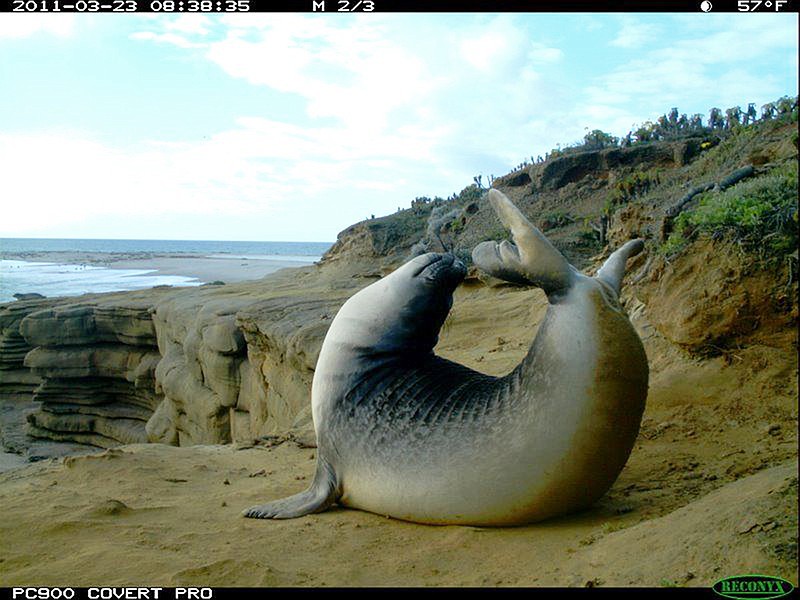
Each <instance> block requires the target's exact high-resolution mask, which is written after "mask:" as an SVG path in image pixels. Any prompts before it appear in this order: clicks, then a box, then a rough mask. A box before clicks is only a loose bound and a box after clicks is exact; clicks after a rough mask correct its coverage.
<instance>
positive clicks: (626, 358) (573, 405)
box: [243, 190, 648, 525]
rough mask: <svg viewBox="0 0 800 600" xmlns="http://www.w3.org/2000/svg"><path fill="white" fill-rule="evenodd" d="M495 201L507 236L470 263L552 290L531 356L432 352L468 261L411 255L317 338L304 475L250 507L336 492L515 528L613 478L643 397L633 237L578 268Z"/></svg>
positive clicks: (584, 501)
mask: <svg viewBox="0 0 800 600" xmlns="http://www.w3.org/2000/svg"><path fill="white" fill-rule="evenodd" d="M489 200H490V202H491V204H492V206H493V208H494V210H495V211H496V213H497V214H498V216H499V217H500V220H501V221H502V222H503V224H504V225H505V226H506V227H508V228H509V229H510V230H511V233H512V236H513V239H514V241H515V244H512V243H509V242H507V241H505V242H502V243H500V244H497V243H495V242H484V243H482V244H479V245H478V246H477V247H476V248H475V250H474V251H473V259H474V261H475V263H476V264H477V265H478V266H479V267H480V268H481V269H482V270H484V271H486V272H487V273H489V274H491V275H494V276H497V277H500V278H502V279H506V280H508V281H513V282H517V283H524V284H528V285H531V284H532V285H537V286H539V287H541V288H543V289H544V291H545V292H546V294H547V297H548V301H549V306H548V310H547V313H546V316H545V318H544V321H543V322H542V324H541V326H540V328H539V331H538V333H537V335H536V338H535V340H534V341H533V344H532V345H531V347H530V350H529V351H528V354H527V356H526V357H525V358H524V359H523V361H522V362H521V363H520V364H519V365H518V366H517V367H516V368H515V369H514V370H513V371H512V372H511V373H509V374H508V375H506V376H505V377H491V376H488V375H485V374H482V373H479V372H477V371H473V370H472V369H469V368H467V367H464V366H462V365H460V364H457V363H454V362H451V361H449V360H445V359H443V358H441V357H439V356H436V355H435V354H434V353H433V347H434V346H435V345H436V342H437V339H438V333H439V329H440V328H441V326H442V324H443V323H444V320H445V318H446V317H447V313H448V312H449V310H450V308H451V306H452V295H453V291H454V289H455V287H456V286H457V285H458V283H459V282H460V281H461V280H462V279H463V277H464V275H465V268H464V265H463V264H462V263H461V262H460V261H458V260H456V259H455V258H454V257H453V256H452V255H448V254H444V255H443V254H425V255H423V256H419V257H416V258H414V259H413V260H411V261H409V262H408V263H406V264H405V265H403V266H402V267H400V268H399V269H397V270H396V271H395V272H393V273H392V274H390V275H389V276H387V277H385V278H384V279H381V280H380V281H377V282H376V283H374V284H372V285H370V286H368V287H366V288H364V289H363V290H361V291H359V292H358V293H357V294H355V295H354V296H352V297H351V298H350V299H349V300H348V301H347V302H346V303H345V304H344V305H343V306H342V308H341V310H340V311H339V313H338V314H337V315H336V317H335V319H334V320H333V323H332V324H331V327H330V329H329V331H328V334H327V336H326V337H325V340H324V342H323V345H322V349H321V351H320V355H319V361H318V363H317V368H316V371H315V373H314V380H313V384H312V391H311V403H312V411H313V418H314V427H315V429H316V433H317V443H318V452H317V467H316V473H315V476H314V480H313V482H312V483H311V485H310V487H309V488H308V489H307V490H305V491H303V492H301V493H299V494H296V495H294V496H290V497H288V498H284V499H281V500H276V501H274V502H268V503H267V504H263V505H260V506H254V507H252V508H250V509H248V510H246V511H245V512H244V513H243V514H244V515H245V516H247V517H253V518H273V519H287V518H293V517H299V516H302V515H306V514H309V513H314V512H319V511H322V510H325V509H326V508H328V507H329V506H331V505H332V504H334V503H337V502H338V503H339V504H340V505H344V506H349V507H354V508H360V509H363V510H367V511H370V512H374V513H378V514H381V515H387V516H391V517H395V518H398V519H403V520H408V521H416V522H419V523H431V524H472V525H516V524H522V523H529V522H532V521H537V520H541V519H545V518H548V517H553V516H556V515H559V514H564V513H568V512H571V511H575V510H578V509H581V508H584V507H587V506H589V505H590V504H592V503H593V502H594V501H595V500H597V499H598V498H599V497H600V496H602V495H603V494H604V493H605V492H606V491H607V490H608V488H609V487H611V484H612V483H613V482H614V480H615V479H616V478H617V476H618V475H619V473H620V471H621V470H622V467H623V466H624V464H625V461H626V460H627V459H628V456H629V455H630V452H631V449H632V448H633V444H634V440H635V439H636V436H637V433H638V431H639V425H640V422H641V417H642V413H643V411H644V404H645V398H646V396H647V385H648V366H647V358H646V356H645V353H644V348H643V347H642V343H641V341H640V339H639V337H638V336H637V334H636V332H635V331H634V329H633V327H632V326H631V324H630V322H629V321H628V319H627V317H626V316H625V314H624V313H623V311H622V309H621V307H620V305H619V302H618V295H619V290H620V285H621V281H622V277H623V275H624V273H625V262H626V260H627V259H628V257H630V256H632V255H634V254H637V253H638V252H640V251H641V249H642V247H643V242H642V241H641V240H632V241H630V242H628V243H626V244H625V245H624V246H622V247H621V248H620V249H618V250H617V251H616V252H614V253H613V254H612V255H611V256H610V257H609V259H608V260H607V261H606V262H605V264H604V265H603V267H602V268H601V269H600V270H599V271H598V273H597V275H596V276H595V277H587V276H585V275H582V274H581V273H579V272H578V271H577V270H576V269H575V268H574V267H573V266H572V265H570V264H569V263H568V262H567V260H566V259H565V258H564V257H563V256H562V255H561V253H560V252H558V250H556V249H555V248H554V247H553V246H552V245H551V244H550V242H549V241H548V240H547V238H545V237H544V235H543V234H542V233H541V232H540V231H539V230H538V229H537V228H536V227H534V226H533V225H532V224H531V223H530V222H529V221H528V220H527V219H526V218H525V217H524V215H522V213H521V212H520V211H519V210H518V209H517V208H516V207H515V206H514V205H513V204H512V203H511V201H510V200H508V198H506V197H505V196H504V195H503V194H502V193H500V192H499V191H497V190H491V191H490V192H489ZM491 318H495V319H501V318H502V314H497V315H492V316H491Z"/></svg>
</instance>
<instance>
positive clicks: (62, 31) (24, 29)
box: [0, 13, 75, 39]
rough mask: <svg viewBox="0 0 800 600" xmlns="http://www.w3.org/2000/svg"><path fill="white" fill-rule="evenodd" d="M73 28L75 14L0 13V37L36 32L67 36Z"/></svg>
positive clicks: (8, 37) (24, 35)
mask: <svg viewBox="0 0 800 600" xmlns="http://www.w3.org/2000/svg"><path fill="white" fill-rule="evenodd" d="M74 30H75V15H70V14H63V13H62V14H58V15H57V14H53V13H51V14H43V13H0V39H22V38H26V37H30V36H32V35H35V34H38V33H46V34H49V35H55V36H58V37H69V36H70V35H72V34H73V32H74Z"/></svg>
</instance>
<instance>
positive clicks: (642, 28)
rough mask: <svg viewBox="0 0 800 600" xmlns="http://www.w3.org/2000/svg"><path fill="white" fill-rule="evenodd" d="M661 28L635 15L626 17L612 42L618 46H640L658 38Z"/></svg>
mask: <svg viewBox="0 0 800 600" xmlns="http://www.w3.org/2000/svg"><path fill="white" fill-rule="evenodd" d="M658 34H659V28H658V27H656V26H655V25H652V24H648V23H644V22H643V21H641V20H640V19H636V18H634V17H627V16H626V17H624V18H623V21H622V28H621V29H620V30H619V33H617V37H615V38H614V39H613V40H611V42H610V44H611V45H612V46H616V47H618V48H639V47H641V46H644V45H645V44H646V43H648V42H652V41H653V40H655V39H657V37H658Z"/></svg>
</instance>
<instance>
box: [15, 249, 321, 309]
mask: <svg viewBox="0 0 800 600" xmlns="http://www.w3.org/2000/svg"><path fill="white" fill-rule="evenodd" d="M330 247H331V244H330V243H327V242H224V241H223V242H220V241H182V240H68V239H31V238H24V239H23V238H0V302H10V301H13V300H14V296H13V294H15V293H31V292H36V293H39V294H42V295H43V296H47V297H53V296H78V295H81V294H86V293H98V292H118V291H126V290H137V289H143V288H149V287H153V286H157V285H173V286H193V285H201V284H202V283H205V282H203V281H200V280H198V279H195V278H192V277H184V276H178V275H157V274H155V273H156V272H155V271H154V270H143V269H111V268H107V267H103V266H99V265H92V264H85V263H82V264H70V262H69V260H70V259H72V260H74V257H69V256H68V255H65V256H64V259H63V260H61V259H59V258H58V257H57V256H56V258H55V259H54V258H53V256H52V255H51V256H49V257H48V259H47V260H48V261H51V262H43V261H42V259H41V258H38V259H37V258H36V257H34V256H31V257H30V258H29V257H27V256H25V255H24V254H25V253H34V252H64V253H76V252H87V253H93V254H101V255H102V254H109V255H115V254H116V255H119V254H125V255H131V254H134V255H139V256H131V258H139V257H142V258H144V257H146V256H147V255H148V254H153V255H159V256H174V257H189V256H194V257H209V258H239V259H248V260H264V261H292V262H296V263H297V264H298V266H301V265H303V264H310V263H312V262H316V261H318V260H319V259H320V258H321V256H322V255H323V254H324V253H325V252H326V251H327V250H328V249H329V248H330ZM8 255H11V257H10V258H4V256H8ZM20 255H22V256H20ZM23 259H28V260H23ZM54 260H55V261H56V262H53V261H54Z"/></svg>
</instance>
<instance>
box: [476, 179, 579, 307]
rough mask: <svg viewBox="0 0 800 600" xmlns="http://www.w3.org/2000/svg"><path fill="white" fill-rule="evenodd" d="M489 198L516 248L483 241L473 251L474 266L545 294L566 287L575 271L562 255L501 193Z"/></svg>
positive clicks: (490, 194) (506, 244)
mask: <svg viewBox="0 0 800 600" xmlns="http://www.w3.org/2000/svg"><path fill="white" fill-rule="evenodd" d="M488 196H489V202H490V203H491V205H492V208H494V211H495V212H496V213H497V216H498V217H499V218H500V221H501V222H502V223H503V225H505V226H506V227H507V228H508V229H509V230H511V235H512V237H513V238H514V242H515V243H516V245H514V244H512V243H510V242H501V243H500V244H498V243H497V242H482V243H480V244H478V245H477V246H476V247H475V249H474V250H473V251H472V260H473V261H474V262H475V264H476V265H478V267H479V268H480V269H481V270H483V271H485V272H486V273H488V274H489V275H492V276H493V277H497V278H499V279H503V280H505V281H510V282H512V283H524V284H529V285H530V284H532V285H536V286H538V287H540V288H542V289H543V290H544V291H545V292H546V293H547V294H548V295H549V294H551V293H552V292H556V291H558V290H563V289H565V288H567V287H569V286H570V285H571V284H572V282H573V279H574V276H575V268H574V267H573V266H572V265H570V264H569V262H567V259H566V258H564V256H563V255H562V254H561V252H559V251H558V250H556V248H555V247H554V246H553V245H552V244H551V243H550V242H549V241H548V239H547V238H546V237H545V236H544V234H543V233H542V232H541V231H539V229H537V228H536V227H535V226H534V225H533V223H531V222H530V221H528V219H526V218H525V215H523V214H522V213H521V212H520V210H519V209H518V208H517V207H516V206H514V204H513V203H512V202H511V200H509V199H508V198H507V197H506V196H505V195H504V194H503V193H502V192H499V191H498V190H489V194H488Z"/></svg>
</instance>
